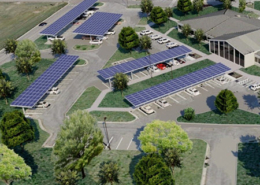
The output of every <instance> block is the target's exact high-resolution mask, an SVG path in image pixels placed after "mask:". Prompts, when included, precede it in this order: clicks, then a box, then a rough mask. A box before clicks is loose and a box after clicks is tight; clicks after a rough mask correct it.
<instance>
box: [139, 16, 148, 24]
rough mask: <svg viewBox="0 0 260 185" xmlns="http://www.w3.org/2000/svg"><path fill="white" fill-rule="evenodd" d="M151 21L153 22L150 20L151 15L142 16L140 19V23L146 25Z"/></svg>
mask: <svg viewBox="0 0 260 185" xmlns="http://www.w3.org/2000/svg"><path fill="white" fill-rule="evenodd" d="M149 22H151V21H150V20H149V17H148V19H147V17H141V19H140V21H139V23H138V25H146V24H149Z"/></svg>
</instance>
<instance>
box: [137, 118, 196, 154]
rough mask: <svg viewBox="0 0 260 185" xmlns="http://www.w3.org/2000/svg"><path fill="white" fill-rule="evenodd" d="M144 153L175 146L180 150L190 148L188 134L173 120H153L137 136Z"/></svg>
mask: <svg viewBox="0 0 260 185" xmlns="http://www.w3.org/2000/svg"><path fill="white" fill-rule="evenodd" d="M138 139H139V140H140V141H141V148H142V150H143V151H144V152H145V153H151V152H159V153H161V152H162V151H164V150H166V149H169V148H175V149H177V150H179V151H180V152H186V151H188V150H190V149H192V141H191V140H190V139H189V137H188V134H187V133H186V132H185V131H184V130H183V129H182V128H181V127H180V126H179V125H177V124H176V123H175V122H174V121H167V122H165V121H160V120H154V121H153V122H151V123H149V124H147V125H146V127H145V128H144V130H143V131H141V134H140V136H139V138H138Z"/></svg>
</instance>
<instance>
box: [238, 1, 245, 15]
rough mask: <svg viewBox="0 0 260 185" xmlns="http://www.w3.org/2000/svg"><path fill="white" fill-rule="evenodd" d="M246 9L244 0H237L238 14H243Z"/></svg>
mask: <svg viewBox="0 0 260 185" xmlns="http://www.w3.org/2000/svg"><path fill="white" fill-rule="evenodd" d="M245 9H246V0H239V12H243V11H244V10H245Z"/></svg>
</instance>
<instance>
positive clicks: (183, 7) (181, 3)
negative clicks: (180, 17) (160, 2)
mask: <svg viewBox="0 0 260 185" xmlns="http://www.w3.org/2000/svg"><path fill="white" fill-rule="evenodd" d="M177 8H178V10H179V11H181V12H182V13H184V15H185V14H186V13H188V12H190V11H191V10H192V3H191V1H190V0H178V3H177Z"/></svg>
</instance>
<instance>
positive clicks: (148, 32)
mask: <svg viewBox="0 0 260 185" xmlns="http://www.w3.org/2000/svg"><path fill="white" fill-rule="evenodd" d="M152 33H153V32H152V31H151V30H143V31H141V32H140V35H149V34H152Z"/></svg>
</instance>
